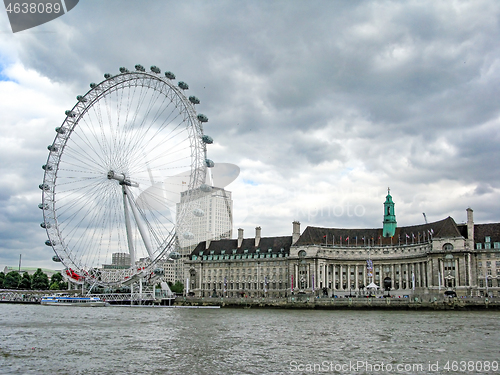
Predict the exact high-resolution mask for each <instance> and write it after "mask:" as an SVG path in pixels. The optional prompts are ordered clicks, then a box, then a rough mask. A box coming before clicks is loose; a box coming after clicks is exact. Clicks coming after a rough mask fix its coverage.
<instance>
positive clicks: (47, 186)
mask: <svg viewBox="0 0 500 375" xmlns="http://www.w3.org/2000/svg"><path fill="white" fill-rule="evenodd" d="M38 187H39V188H40V190H45V191H47V190H50V187H49V185H47V184H40V185H38Z"/></svg>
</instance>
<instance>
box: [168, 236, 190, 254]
mask: <svg viewBox="0 0 500 375" xmlns="http://www.w3.org/2000/svg"><path fill="white" fill-rule="evenodd" d="M193 238H194V235H193ZM193 238H190V239H193ZM169 257H170V258H171V259H181V254H179V253H178V252H177V251H172V252H171V253H170V255H169Z"/></svg>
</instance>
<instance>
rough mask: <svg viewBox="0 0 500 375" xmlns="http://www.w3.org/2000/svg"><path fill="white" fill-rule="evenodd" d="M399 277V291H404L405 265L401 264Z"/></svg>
mask: <svg viewBox="0 0 500 375" xmlns="http://www.w3.org/2000/svg"><path fill="white" fill-rule="evenodd" d="M398 267H399V275H398V284H399V288H398V289H403V265H402V264H401V263H399V265H398Z"/></svg>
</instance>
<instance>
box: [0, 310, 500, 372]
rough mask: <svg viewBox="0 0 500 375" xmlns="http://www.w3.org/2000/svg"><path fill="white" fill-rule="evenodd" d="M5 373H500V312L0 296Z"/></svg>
mask: <svg viewBox="0 0 500 375" xmlns="http://www.w3.org/2000/svg"><path fill="white" fill-rule="evenodd" d="M0 328H1V333H2V340H1V342H0V354H1V355H0V373H5V374H146V373H147V374H318V373H331V374H484V373H489V374H497V373H499V372H500V370H499V361H500V355H499V353H500V333H499V328H500V319H499V314H498V312H493V311H484V312H478V311H472V312H468V311H460V312H457V311H436V312H432V311H424V312H421V311H346V310H342V311H338V310H330V311H312V310H279V309H230V308H222V309H187V308H146V307H142V308H141V307H136V308H131V307H104V308H82V307H72V306H67V307H66V306H64V307H54V306H39V305H14V304H1V305H0Z"/></svg>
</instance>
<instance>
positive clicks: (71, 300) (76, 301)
mask: <svg viewBox="0 0 500 375" xmlns="http://www.w3.org/2000/svg"><path fill="white" fill-rule="evenodd" d="M40 303H41V304H42V305H47V306H88V307H99V306H106V304H107V303H106V302H105V301H102V300H101V299H100V298H99V297H68V296H45V297H42V301H41V302H40Z"/></svg>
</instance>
